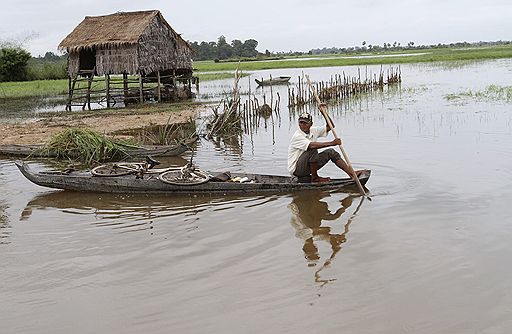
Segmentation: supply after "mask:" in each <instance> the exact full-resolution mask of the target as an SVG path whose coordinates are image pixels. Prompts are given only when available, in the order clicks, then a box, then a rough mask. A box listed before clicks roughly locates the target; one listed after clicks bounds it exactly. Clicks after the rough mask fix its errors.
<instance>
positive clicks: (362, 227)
mask: <svg viewBox="0 0 512 334" xmlns="http://www.w3.org/2000/svg"><path fill="white" fill-rule="evenodd" d="M453 65H454V64H453V63H451V64H450V63H444V64H443V63H438V64H427V65H402V66H401V70H402V77H403V83H402V85H401V87H400V89H393V90H386V91H385V92H384V93H382V94H372V95H370V96H366V97H361V98H358V99H353V100H351V101H350V103H345V104H342V105H337V106H334V105H331V106H330V107H329V112H330V113H331V115H333V118H334V120H335V124H336V125H337V131H338V134H339V135H340V136H341V138H342V140H343V144H344V147H345V149H346V151H347V153H348V155H349V156H350V158H351V161H352V163H353V164H354V165H355V167H356V168H362V167H364V168H370V169H372V171H373V174H372V177H371V179H370V181H369V183H368V184H367V187H368V188H369V190H370V192H371V195H372V201H368V200H362V199H361V197H358V196H357V193H343V192H333V193H328V192H303V193H298V194H280V195H279V194H277V195H265V196H255V195H250V196H230V195H225V196H218V195H216V196H211V197H176V196H133V195H126V196H119V195H108V194H79V193H71V192H69V193H68V192H59V191H53V190H50V189H45V188H42V187H39V186H36V185H34V184H31V183H30V182H29V181H27V180H25V179H23V177H22V176H21V174H20V173H19V172H18V171H17V170H16V167H15V166H14V164H13V163H12V161H11V160H7V159H3V160H0V185H1V189H2V192H1V194H0V301H1V302H0V332H2V333H306V332H309V333H393V334H395V333H506V332H509V331H510V330H512V320H511V319H512V317H511V311H510V310H511V308H512V294H511V293H510V291H512V280H511V279H510V278H511V277H512V267H511V266H510V265H509V263H510V261H511V260H512V242H511V240H512V225H511V220H510V216H511V214H512V209H511V208H510V203H511V202H512V190H511V189H512V188H511V184H512V168H511V167H512V105H511V104H510V103H507V102H504V101H500V100H499V99H498V100H493V99H471V98H466V99H464V98H462V99H454V100H447V99H445V98H444V96H445V95H447V94H458V93H460V92H463V91H467V90H473V91H479V90H483V89H485V88H486V87H487V86H488V85H491V84H496V85H501V86H510V85H511V83H512V60H497V61H484V62H474V63H462V64H455V65H457V66H453ZM368 70H369V71H373V72H378V70H379V67H369V68H368ZM302 71H304V72H305V73H309V74H310V75H311V77H312V79H313V80H320V79H323V80H326V79H328V78H329V76H330V75H331V74H333V73H342V71H345V72H346V73H347V74H349V75H355V74H356V73H357V67H345V68H341V67H340V68H320V69H304V70H301V69H292V70H290V69H288V70H279V71H273V72H272V75H273V76H278V75H291V76H292V81H296V77H297V76H298V75H300V74H301V72H302ZM361 71H363V73H364V71H366V68H362V69H361ZM269 73H270V72H267V71H262V72H258V73H255V74H254V75H253V76H252V77H251V78H244V79H242V85H243V87H242V90H245V91H247V90H248V89H249V82H250V80H252V79H253V78H254V77H256V78H259V77H265V76H268V75H269ZM231 84H232V83H231V82H230V81H217V82H210V83H205V84H203V87H202V93H203V94H206V95H208V94H209V95H210V96H215V95H216V94H217V93H218V92H222V91H223V90H225V89H228V87H230V85H231ZM274 89H275V90H277V91H279V92H280V95H281V109H280V116H279V117H275V118H273V119H268V120H266V123H265V121H264V120H260V126H259V127H258V129H257V131H255V132H253V133H252V134H251V135H246V136H244V137H243V138H241V140H231V141H227V142H223V141H221V142H219V143H211V142H207V141H202V142H201V143H200V144H199V147H198V151H197V155H196V157H195V158H194V160H195V162H196V163H197V164H198V165H199V166H200V167H202V168H204V169H217V170H219V169H221V170H231V171H248V172H256V173H269V174H283V175H284V174H286V153H287V145H288V140H289V138H290V136H291V134H292V133H293V132H294V131H295V128H296V126H295V119H296V116H295V112H294V111H289V110H288V108H287V107H286V106H285V105H286V102H287V101H285V100H286V96H287V87H286V86H284V87H281V88H277V87H276V88H274ZM251 91H252V93H256V94H259V95H260V98H261V94H266V96H267V98H268V96H269V94H270V91H269V89H268V88H266V89H265V90H264V91H262V90H260V89H255V87H254V85H253V84H252V83H251ZM274 92H275V91H274ZM315 122H316V123H322V121H321V119H320V116H319V115H318V114H317V113H316V114H315ZM265 124H266V126H265ZM188 157H189V156H188V155H186V156H184V158H188ZM168 162H169V161H168ZM35 163H36V164H37V168H43V167H45V165H44V164H43V163H42V162H35ZM170 163H172V161H171V162H170ZM322 172H323V175H330V176H335V175H337V174H338V173H339V172H338V171H337V170H336V168H334V167H332V166H328V167H326V168H325V169H323V170H322Z"/></svg>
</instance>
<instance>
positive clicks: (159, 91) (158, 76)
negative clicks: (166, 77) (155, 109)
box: [156, 71, 162, 102]
mask: <svg viewBox="0 0 512 334" xmlns="http://www.w3.org/2000/svg"><path fill="white" fill-rule="evenodd" d="M156 75H157V79H158V102H162V90H161V83H160V71H157V72H156Z"/></svg>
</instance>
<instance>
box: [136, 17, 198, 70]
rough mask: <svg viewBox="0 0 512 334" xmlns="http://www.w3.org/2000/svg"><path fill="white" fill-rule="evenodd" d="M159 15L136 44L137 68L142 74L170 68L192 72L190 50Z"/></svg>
mask: <svg viewBox="0 0 512 334" xmlns="http://www.w3.org/2000/svg"><path fill="white" fill-rule="evenodd" d="M185 43H186V42H185V41H183V40H182V39H181V38H180V37H179V36H178V34H176V32H174V31H173V30H172V29H171V28H169V26H168V25H167V24H166V23H164V22H163V20H162V19H161V17H160V15H157V16H155V17H154V18H153V20H152V21H151V22H150V24H149V25H148V26H147V27H146V29H145V30H144V32H143V33H142V35H141V37H140V38H139V44H138V57H139V58H138V59H139V70H140V71H141V72H142V73H144V74H149V73H152V72H155V71H158V70H159V71H165V70H170V69H175V70H186V71H187V72H188V71H189V72H190V73H191V72H192V50H191V49H190V48H189V47H188V46H187V45H186V44H185Z"/></svg>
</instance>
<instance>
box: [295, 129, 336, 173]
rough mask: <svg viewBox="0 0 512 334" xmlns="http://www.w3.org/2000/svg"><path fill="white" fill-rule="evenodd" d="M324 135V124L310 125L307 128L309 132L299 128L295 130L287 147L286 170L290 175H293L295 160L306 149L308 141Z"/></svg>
mask: <svg viewBox="0 0 512 334" xmlns="http://www.w3.org/2000/svg"><path fill="white" fill-rule="evenodd" d="M325 136H327V129H326V127H325V125H324V126H312V127H311V128H309V134H306V133H304V132H302V130H301V129H298V130H297V131H295V133H294V134H293V137H292V140H291V141H290V146H289V147H288V172H289V173H290V175H293V172H295V167H296V166H297V160H299V157H300V155H301V154H302V153H304V152H306V151H307V149H308V146H309V143H311V142H316V141H317V139H318V137H325Z"/></svg>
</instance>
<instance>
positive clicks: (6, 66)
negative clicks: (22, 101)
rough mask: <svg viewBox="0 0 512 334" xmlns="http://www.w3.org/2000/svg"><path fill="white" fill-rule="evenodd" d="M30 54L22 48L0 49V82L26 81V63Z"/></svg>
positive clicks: (8, 47) (7, 47)
mask: <svg viewBox="0 0 512 334" xmlns="http://www.w3.org/2000/svg"><path fill="white" fill-rule="evenodd" d="M30 58H31V56H30V53H29V52H28V51H26V50H24V49H22V48H17V47H10V46H6V47H2V48H1V49H0V81H23V80H26V79H27V63H28V61H29V59H30Z"/></svg>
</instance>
